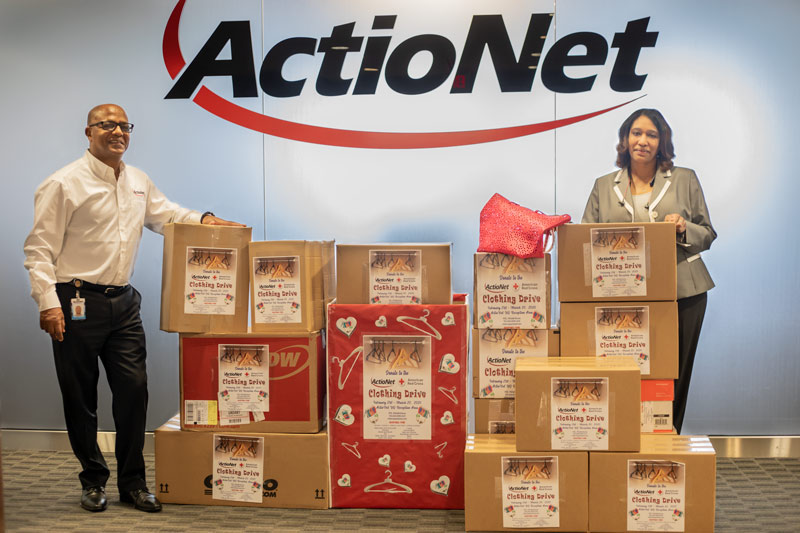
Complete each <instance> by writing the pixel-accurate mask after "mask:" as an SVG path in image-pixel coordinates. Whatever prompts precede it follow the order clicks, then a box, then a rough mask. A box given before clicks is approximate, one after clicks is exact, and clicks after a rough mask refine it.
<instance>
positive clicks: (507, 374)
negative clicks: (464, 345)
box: [472, 328, 561, 398]
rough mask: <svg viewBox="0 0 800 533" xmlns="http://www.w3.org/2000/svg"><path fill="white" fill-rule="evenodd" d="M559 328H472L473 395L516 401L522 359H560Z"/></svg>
mask: <svg viewBox="0 0 800 533" xmlns="http://www.w3.org/2000/svg"><path fill="white" fill-rule="evenodd" d="M560 338H561V335H559V330H557V329H547V330H543V329H476V328H473V329H472V396H473V397H475V398H513V397H514V362H515V361H516V360H517V358H518V357H557V356H558V354H559V345H560Z"/></svg>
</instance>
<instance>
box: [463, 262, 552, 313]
mask: <svg viewBox="0 0 800 533" xmlns="http://www.w3.org/2000/svg"><path fill="white" fill-rule="evenodd" d="M477 257H478V267H477V273H476V274H477V292H478V294H476V296H475V305H476V306H477V312H478V317H479V319H478V324H477V327H479V328H521V329H546V328H547V326H548V318H547V316H546V314H547V276H546V272H545V268H546V261H545V258H529V259H523V258H521V257H516V256H513V255H506V254H496V253H491V254H482V253H479V254H477Z"/></svg>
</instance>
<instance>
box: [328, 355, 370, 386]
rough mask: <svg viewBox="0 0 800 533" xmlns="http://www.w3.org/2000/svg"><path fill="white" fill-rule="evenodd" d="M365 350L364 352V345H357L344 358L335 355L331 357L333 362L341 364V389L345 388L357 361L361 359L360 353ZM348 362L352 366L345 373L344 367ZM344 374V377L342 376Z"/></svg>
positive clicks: (339, 384) (339, 383)
mask: <svg viewBox="0 0 800 533" xmlns="http://www.w3.org/2000/svg"><path fill="white" fill-rule="evenodd" d="M363 352H364V347H363V346H357V347H356V348H355V349H354V350H353V351H352V352H350V355H348V356H347V357H345V358H344V359H342V358H341V357H335V356H334V357H331V363H338V364H339V382H338V386H339V390H343V389H344V385H345V383H347V380H348V379H350V374H351V373H352V372H353V368H354V367H355V366H356V363H357V362H358V361H359V360H360V359H361V357H360V356H359V354H361V353H363ZM348 362H349V363H350V366H349V367H348V368H347V373H346V374H345V373H344V369H345V366H346V365H347V363H348ZM343 374H344V377H342V375H343Z"/></svg>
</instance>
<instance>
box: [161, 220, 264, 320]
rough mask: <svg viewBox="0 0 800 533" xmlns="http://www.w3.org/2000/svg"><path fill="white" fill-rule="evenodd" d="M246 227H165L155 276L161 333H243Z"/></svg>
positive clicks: (247, 291)
mask: <svg viewBox="0 0 800 533" xmlns="http://www.w3.org/2000/svg"><path fill="white" fill-rule="evenodd" d="M251 232H252V228H240V227H231V226H208V225H203V224H167V225H166V226H164V258H163V265H162V273H161V329H162V330H164V331H173V332H175V331H177V332H185V333H210V332H214V333H227V332H244V331H247V312H248V307H247V298H248V296H249V295H250V276H249V274H248V268H247V265H248V252H247V244H248V243H249V242H250V234H251Z"/></svg>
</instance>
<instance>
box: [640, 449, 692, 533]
mask: <svg viewBox="0 0 800 533" xmlns="http://www.w3.org/2000/svg"><path fill="white" fill-rule="evenodd" d="M627 476H628V477H627V479H628V492H627V496H628V509H627V519H628V531H684V527H685V520H686V517H685V514H686V465H685V464H684V463H677V462H674V461H651V460H645V459H639V460H629V461H628V471H627Z"/></svg>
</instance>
